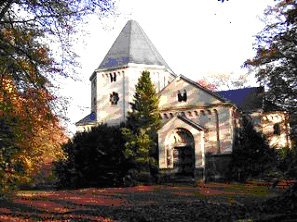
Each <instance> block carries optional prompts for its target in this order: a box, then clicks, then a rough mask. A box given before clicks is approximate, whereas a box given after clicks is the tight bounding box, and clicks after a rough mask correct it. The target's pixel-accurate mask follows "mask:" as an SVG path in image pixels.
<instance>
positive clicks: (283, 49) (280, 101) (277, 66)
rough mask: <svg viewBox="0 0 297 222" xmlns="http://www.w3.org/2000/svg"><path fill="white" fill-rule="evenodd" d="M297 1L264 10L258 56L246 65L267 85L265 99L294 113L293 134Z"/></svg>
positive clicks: (283, 1) (296, 103)
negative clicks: (264, 24) (263, 25)
mask: <svg viewBox="0 0 297 222" xmlns="http://www.w3.org/2000/svg"><path fill="white" fill-rule="evenodd" d="M296 6H297V3H296V1H292V0H278V1H277V3H276V5H275V6H273V7H268V8H267V10H266V11H265V13H264V15H265V21H266V26H265V28H264V29H263V30H262V31H261V32H260V33H258V35H256V43H255V50H256V56H255V57H254V58H252V59H248V60H246V61H245V63H244V66H245V67H247V68H249V69H251V70H252V71H254V72H255V74H256V77H257V79H258V81H260V82H261V84H262V85H264V86H266V88H267V92H266V98H267V99H269V100H270V101H272V102H273V103H275V104H277V105H278V106H280V107H282V108H284V109H285V110H287V111H289V112H290V113H291V117H292V118H291V126H292V133H293V135H295V137H296V135H297V127H296V126H297V122H296V116H297V110H296V106H297V99H296V98H297V63H296V56H297V48H296V46H297V41H296V39H297V34H296V33H297V32H296V31H297V26H296V21H297V7H296Z"/></svg>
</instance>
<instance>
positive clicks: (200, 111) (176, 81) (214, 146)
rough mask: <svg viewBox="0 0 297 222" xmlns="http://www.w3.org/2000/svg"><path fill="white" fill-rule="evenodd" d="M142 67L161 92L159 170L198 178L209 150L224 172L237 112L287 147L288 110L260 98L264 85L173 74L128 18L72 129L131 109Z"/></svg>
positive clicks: (114, 119)
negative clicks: (229, 86)
mask: <svg viewBox="0 0 297 222" xmlns="http://www.w3.org/2000/svg"><path fill="white" fill-rule="evenodd" d="M145 70H147V71H149V72H150V74H151V78H152V81H153V83H154V85H155V87H156V89H157V92H159V94H160V104H159V108H160V111H161V117H162V121H163V124H162V125H161V127H160V129H158V145H159V168H160V170H161V172H163V173H171V174H181V175H195V177H197V178H198V177H202V176H203V175H204V169H205V164H206V161H205V159H206V155H208V154H211V155H212V156H213V157H215V158H216V161H215V165H216V169H217V170H216V174H217V175H218V176H220V175H223V174H224V171H225V170H227V167H226V164H227V163H228V157H229V156H230V154H231V152H232V149H233V142H234V138H235V136H234V135H235V130H236V128H238V127H240V115H241V114H242V113H248V114H249V115H250V116H251V118H252V119H253V122H254V123H255V125H256V128H257V130H259V131H262V132H263V133H264V134H266V135H267V136H268V141H269V144H270V145H271V146H273V147H276V148H282V147H286V146H290V140H289V128H288V118H287V114H286V112H284V111H282V110H280V109H278V107H276V106H274V105H273V104H269V103H268V102H267V101H265V99H264V89H263V88H261V87H256V88H247V89H238V90H229V91H221V92H212V91H210V90H208V89H206V88H204V87H203V86H201V85H199V84H198V83H196V82H194V81H192V80H190V79H188V78H186V77H185V76H182V75H180V76H177V75H176V74H175V73H174V72H173V71H172V70H171V69H170V67H169V66H168V64H167V63H166V62H165V60H164V59H163V58H162V56H161V55H160V54H159V53H158V51H157V49H156V48H155V46H154V45H153V44H152V42H151V41H150V40H149V38H148V37H147V36H146V34H145V33H144V31H143V30H142V28H141V27H140V26H139V25H138V23H137V22H136V21H133V20H130V21H128V22H127V24H126V25H125V27H124V28H123V30H122V31H121V33H120V34H119V36H118V37H117V39H116V40H115V42H114V44H113V45H112V47H111V48H110V50H109V51H108V53H107V55H106V56H105V58H104V59H103V61H102V63H101V64H100V65H99V67H98V68H97V69H96V70H95V71H94V72H93V74H92V75H91V77H90V81H91V93H92V97H91V113H90V114H89V115H88V116H86V117H85V118H83V119H82V120H80V121H79V122H77V123H76V125H77V130H78V131H83V130H89V129H90V128H91V127H93V126H95V125H97V124H100V123H107V124H109V125H118V124H120V123H121V122H124V121H125V120H126V118H127V112H128V111H130V110H131V107H130V105H129V102H132V98H133V95H134V92H135V85H136V83H137V81H138V78H139V77H140V75H141V73H142V72H143V71H145Z"/></svg>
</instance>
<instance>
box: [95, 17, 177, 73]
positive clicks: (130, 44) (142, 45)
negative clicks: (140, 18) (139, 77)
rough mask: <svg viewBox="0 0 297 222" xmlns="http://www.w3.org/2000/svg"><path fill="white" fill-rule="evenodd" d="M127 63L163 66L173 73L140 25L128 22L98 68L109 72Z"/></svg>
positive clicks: (131, 21)
mask: <svg viewBox="0 0 297 222" xmlns="http://www.w3.org/2000/svg"><path fill="white" fill-rule="evenodd" d="M128 63H134V64H144V65H159V66H165V67H166V68H167V69H168V71H169V72H171V73H173V71H172V70H171V69H170V67H169V66H168V65H167V63H166V62H165V60H164V59H163V58H162V56H161V55H160V53H159V52H158V51H157V49H156V47H155V46H154V45H153V43H152V42H151V41H150V40H149V38H148V37H147V35H146V34H145V33H144V31H143V29H142V28H141V27H140V25H139V24H138V23H137V22H136V21H134V20H129V21H128V22H127V24H126V25H125V27H124V28H123V29H122V31H121V33H120V34H119V36H118V37H117V39H116V40H115V42H114V43H113V45H112V47H111V48H110V50H109V51H108V53H107V54H106V56H105V58H104V59H103V61H102V63H101V64H100V66H99V67H98V69H97V70H98V71H100V70H111V69H117V68H121V67H123V66H126V65H127V64H128Z"/></svg>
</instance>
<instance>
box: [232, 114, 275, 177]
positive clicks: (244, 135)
mask: <svg viewBox="0 0 297 222" xmlns="http://www.w3.org/2000/svg"><path fill="white" fill-rule="evenodd" d="M276 161H277V159H276V153H275V151H274V149H272V148H270V147H269V146H268V144H267V141H266V139H265V137H264V136H263V135H262V134H261V133H259V132H257V131H256V130H255V129H254V126H253V124H252V122H251V120H250V119H249V117H247V116H244V117H243V120H242V127H241V128H240V129H239V130H238V131H237V136H236V138H235V141H234V146H233V152H232V155H231V163H230V170H229V175H228V177H229V179H230V180H234V181H239V182H244V181H246V180H248V179H250V178H254V177H258V176H260V175H261V174H263V173H264V172H267V171H269V170H272V169H275V165H276Z"/></svg>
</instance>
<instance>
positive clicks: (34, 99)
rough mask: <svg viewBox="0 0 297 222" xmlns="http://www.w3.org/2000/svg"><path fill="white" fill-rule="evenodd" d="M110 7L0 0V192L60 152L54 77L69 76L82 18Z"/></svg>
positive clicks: (93, 0)
mask: <svg viewBox="0 0 297 222" xmlns="http://www.w3.org/2000/svg"><path fill="white" fill-rule="evenodd" d="M112 9H113V4H112V1H111V0H85V1H80V0H79V1H74V0H70V1H66V0H3V1H0V123H1V125H0V141H1V142H0V177H1V182H0V195H1V194H2V193H5V192H7V191H9V190H12V186H11V185H13V184H15V183H17V182H20V181H21V180H22V179H24V174H26V175H27V176H28V175H30V176H31V175H33V174H34V172H33V171H35V173H37V174H38V172H37V169H38V170H40V167H41V165H42V163H45V162H47V163H48V162H50V161H53V160H55V159H56V158H57V157H58V156H59V157H60V156H63V152H62V151H61V147H60V144H61V143H63V142H64V141H65V139H66V136H65V129H63V128H62V127H61V125H60V118H59V117H61V116H58V114H60V109H61V108H63V107H64V106H65V104H62V105H61V104H58V102H57V97H56V96H57V90H56V88H55V87H56V85H55V84H56V81H55V80H56V78H57V77H69V76H70V77H71V76H72V77H73V74H70V73H69V70H72V69H71V67H73V65H76V63H75V56H76V55H75V53H74V52H73V50H72V48H71V40H72V38H71V37H72V34H75V30H76V28H77V27H76V26H78V25H79V24H80V22H81V21H83V18H84V16H86V15H88V14H91V13H95V12H98V15H103V14H106V13H110V12H111V10H112ZM65 67H66V68H65ZM63 117H64V116H63ZM20 166H22V167H20ZM20 169H22V170H20Z"/></svg>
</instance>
